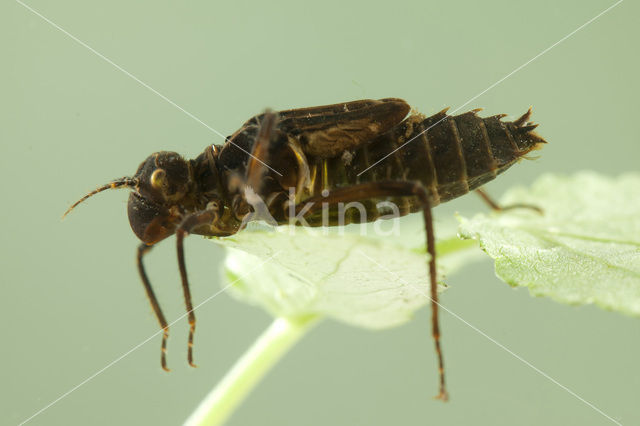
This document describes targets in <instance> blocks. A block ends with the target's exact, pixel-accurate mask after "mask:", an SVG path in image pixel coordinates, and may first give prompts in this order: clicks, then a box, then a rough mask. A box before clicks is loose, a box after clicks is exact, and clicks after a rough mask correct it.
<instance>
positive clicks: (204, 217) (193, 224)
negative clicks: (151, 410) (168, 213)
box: [176, 203, 218, 367]
mask: <svg viewBox="0 0 640 426" xmlns="http://www.w3.org/2000/svg"><path fill="white" fill-rule="evenodd" d="M217 219H218V210H217V209H216V208H214V205H213V204H212V203H210V205H209V206H207V209H206V210H202V211H199V212H195V213H191V214H189V215H187V216H186V217H185V218H184V219H183V220H182V222H181V223H180V226H178V229H177V230H176V248H177V252H178V268H179V269H180V279H181V280H182V291H183V293H184V301H185V304H186V308H187V315H188V319H189V342H188V347H187V361H188V362H189V365H190V366H192V367H195V366H196V365H195V364H194V363H193V335H194V333H195V331H196V316H195V314H194V313H193V304H192V303H191V290H189V280H188V278H187V266H186V263H185V261H184V237H185V236H187V235H189V233H190V232H191V231H192V230H194V229H195V228H197V227H198V226H200V225H206V224H210V223H213V222H215V221H216V220H217Z"/></svg>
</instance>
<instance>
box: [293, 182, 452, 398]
mask: <svg viewBox="0 0 640 426" xmlns="http://www.w3.org/2000/svg"><path fill="white" fill-rule="evenodd" d="M324 195H326V196H324ZM324 195H323V196H315V197H311V198H309V199H307V200H305V201H304V202H303V203H301V204H299V205H297V206H296V209H295V212H296V214H300V213H301V212H302V211H304V209H306V210H307V212H306V213H307V214H309V213H312V212H314V211H316V210H319V209H321V208H322V204H323V203H328V204H329V205H332V204H333V205H335V204H337V203H341V202H342V203H348V202H355V201H361V200H365V199H370V198H378V197H392V196H415V197H417V199H418V201H419V202H420V204H421V206H422V213H423V216H424V224H425V228H426V234H427V252H428V253H429V255H430V256H431V259H430V260H429V279H430V299H431V334H432V336H433V340H434V343H435V349H436V354H437V356H438V373H439V376H440V386H439V387H440V390H439V393H438V395H437V396H436V398H437V399H441V400H443V401H446V400H447V399H448V394H447V390H446V386H445V379H444V361H443V356H442V348H441V346H440V324H439V317H438V307H439V303H438V291H437V278H436V247H435V237H434V232H433V217H432V215H431V195H430V193H429V191H428V190H427V189H426V188H425V187H424V186H423V185H422V184H421V183H420V182H407V181H383V182H372V183H363V184H358V185H352V186H349V187H344V188H337V189H333V190H331V191H329V193H328V194H327V193H325V194H324ZM309 206H310V207H309ZM285 211H288V209H285Z"/></svg>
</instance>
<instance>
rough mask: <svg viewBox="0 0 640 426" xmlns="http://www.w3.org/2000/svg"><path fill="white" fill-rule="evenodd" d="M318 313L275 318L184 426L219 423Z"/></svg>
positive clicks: (216, 425)
mask: <svg viewBox="0 0 640 426" xmlns="http://www.w3.org/2000/svg"><path fill="white" fill-rule="evenodd" d="M317 319H318V317H317V316H308V317H304V318H296V319H290V318H276V319H275V320H274V321H273V323H272V324H271V325H270V326H269V328H268V329H267V330H265V332H264V333H262V335H261V336H260V337H259V338H258V340H256V341H255V343H254V344H253V346H251V348H249V350H248V351H247V352H245V354H244V355H243V356H242V357H241V358H240V359H239V360H238V361H237V362H236V364H235V365H234V366H233V367H232V368H231V370H230V371H229V372H228V373H227V374H226V376H225V377H224V378H223V379H222V380H221V381H220V382H219V383H218V385H217V386H216V387H215V388H214V389H213V390H212V391H211V392H210V393H209V394H208V395H207V396H206V398H205V399H204V400H203V401H202V402H201V403H200V405H199V406H198V408H197V409H196V410H195V411H194V412H193V413H192V414H191V416H190V417H189V418H188V419H187V421H186V422H185V426H196V425H197V426H205V425H206V426H218V425H222V424H223V423H224V422H225V421H226V420H227V419H228V418H229V416H230V415H231V414H232V413H233V411H234V410H235V408H236V407H237V406H238V405H239V404H240V403H241V402H242V401H243V400H244V399H245V398H246V397H247V395H248V394H249V392H251V390H252V389H253V388H254V387H255V385H256V384H258V382H260V379H262V377H263V376H264V375H265V373H267V372H268V371H269V369H270V368H271V367H272V366H273V365H274V364H275V363H276V362H277V361H278V360H279V359H280V358H281V357H282V356H283V355H284V354H285V353H286V352H287V350H288V349H289V348H291V346H293V344H294V343H295V342H297V341H298V340H299V339H300V338H301V337H302V336H304V334H305V333H306V331H308V330H309V329H310V328H311V326H312V325H313V324H315V323H316V320H317Z"/></svg>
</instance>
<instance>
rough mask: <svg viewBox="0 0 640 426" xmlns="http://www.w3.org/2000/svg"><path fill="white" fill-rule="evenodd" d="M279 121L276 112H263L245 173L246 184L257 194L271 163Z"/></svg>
mask: <svg viewBox="0 0 640 426" xmlns="http://www.w3.org/2000/svg"><path fill="white" fill-rule="evenodd" d="M277 121H278V114H276V113H275V112H273V111H270V110H268V111H267V112H265V113H264V114H263V116H262V122H261V123H260V130H259V131H258V135H257V136H256V141H255V143H254V144H253V150H252V152H251V157H250V158H249V163H248V164H247V171H246V175H245V180H246V184H247V185H249V186H250V187H251V188H253V190H254V191H255V193H256V194H260V190H261V188H262V178H263V177H264V175H265V173H266V172H267V171H268V170H267V164H268V163H269V150H270V148H271V139H272V136H273V132H274V130H275V127H276V124H277Z"/></svg>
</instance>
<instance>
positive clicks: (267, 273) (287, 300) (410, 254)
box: [214, 215, 480, 329]
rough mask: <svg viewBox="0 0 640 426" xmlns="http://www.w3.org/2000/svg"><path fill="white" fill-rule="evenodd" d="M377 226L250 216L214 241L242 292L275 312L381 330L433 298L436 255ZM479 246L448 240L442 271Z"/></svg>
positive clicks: (235, 289) (416, 225)
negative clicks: (340, 230) (430, 270)
mask: <svg viewBox="0 0 640 426" xmlns="http://www.w3.org/2000/svg"><path fill="white" fill-rule="evenodd" d="M418 216H419V219H421V217H420V215H418ZM410 222H411V223H410V224H409V226H406V227H404V228H403V229H405V232H408V233H410V234H412V235H417V236H419V237H420V240H422V241H424V238H425V237H424V225H423V224H422V222H421V221H416V220H410ZM349 228H350V229H351V230H353V229H357V226H355V227H354V226H349ZM371 228H372V227H371V226H369V227H367V228H366V229H367V230H368V232H367V235H370V236H363V235H357V234H354V233H351V232H349V233H345V234H344V235H338V234H336V233H335V232H333V231H327V229H326V228H325V229H324V230H323V229H321V228H315V229H309V228H300V227H290V226H279V227H277V228H273V227H269V226H267V225H265V224H263V223H250V224H249V226H248V227H247V229H245V230H243V231H241V232H239V233H237V234H236V235H234V236H232V237H227V238H219V239H214V241H216V242H217V243H218V244H221V245H223V246H224V247H226V248H227V249H228V255H227V258H226V261H225V268H224V275H225V280H226V282H227V283H234V284H233V286H232V287H231V288H230V290H229V291H230V292H231V294H232V295H234V296H235V297H237V298H238V299H240V300H243V301H245V302H248V303H251V304H255V305H260V306H262V307H263V308H265V309H266V310H267V311H269V312H270V313H271V314H272V315H273V316H275V317H285V318H300V317H305V316H308V315H313V316H321V317H322V316H324V317H330V318H334V319H337V320H340V321H343V322H345V323H349V324H352V325H356V326H360V327H365V328H372V329H379V328H386V327H392V326H396V325H399V324H402V323H404V322H406V321H407V320H409V319H410V318H411V317H412V315H413V313H414V312H415V311H416V310H417V309H419V308H420V307H422V306H424V305H425V304H427V303H428V302H429V298H428V296H427V295H428V294H429V283H428V278H427V261H428V259H429V257H428V255H427V254H426V252H425V250H424V243H422V246H419V247H416V246H415V245H412V244H408V243H407V241H408V240H409V239H403V238H402V237H398V236H395V237H394V236H389V237H386V238H381V237H379V236H375V233H374V232H373V231H372V229H371ZM328 232H331V233H328ZM475 246H476V244H475V243H473V242H469V241H462V240H460V239H458V238H457V237H455V236H452V237H450V238H448V239H445V240H443V241H442V242H441V244H440V245H439V250H440V248H442V255H439V257H438V264H439V268H438V269H439V272H440V273H443V272H444V271H446V272H452V271H453V270H454V269H456V268H458V267H460V266H462V264H464V263H465V261H466V260H468V256H469V252H478V253H479V252H480V251H479V250H477V249H476V248H475ZM469 249H471V250H469ZM465 255H466V256H467V257H464V256H465ZM471 256H472V255H471ZM440 290H442V288H440Z"/></svg>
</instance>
